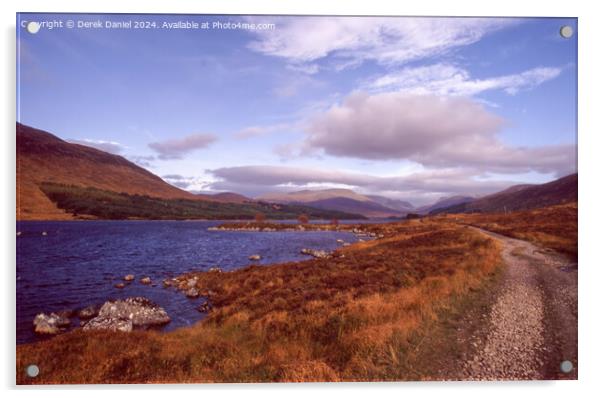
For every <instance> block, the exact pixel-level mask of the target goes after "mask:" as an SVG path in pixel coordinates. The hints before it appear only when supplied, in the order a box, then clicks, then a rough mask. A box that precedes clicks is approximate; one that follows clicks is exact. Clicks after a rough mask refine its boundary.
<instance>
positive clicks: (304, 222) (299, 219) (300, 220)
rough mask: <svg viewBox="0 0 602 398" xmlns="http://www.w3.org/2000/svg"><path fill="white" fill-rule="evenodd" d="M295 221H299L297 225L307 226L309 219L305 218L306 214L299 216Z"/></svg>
mask: <svg viewBox="0 0 602 398" xmlns="http://www.w3.org/2000/svg"><path fill="white" fill-rule="evenodd" d="M297 221H299V224H307V223H309V217H307V214H301V215H300V216H299V217H297Z"/></svg>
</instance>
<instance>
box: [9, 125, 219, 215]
mask: <svg viewBox="0 0 602 398" xmlns="http://www.w3.org/2000/svg"><path fill="white" fill-rule="evenodd" d="M42 182H51V183H59V184H65V185H76V186H82V187H95V188H99V189H105V190H109V191H114V192H125V193H128V194H139V195H151V196H154V197H158V198H164V199H167V198H169V199H176V198H181V199H195V200H213V199H212V198H210V197H207V196H206V195H203V196H201V197H199V196H196V195H193V194H191V193H189V192H186V191H184V190H181V189H179V188H176V187H174V186H172V185H170V184H168V183H166V182H165V181H163V180H162V179H161V178H159V177H158V176H156V175H154V174H152V173H151V172H149V171H147V170H145V169H143V168H142V167H139V166H137V165H135V164H134V163H132V162H130V161H128V160H126V159H125V158H123V157H121V156H118V155H113V154H110V153H106V152H103V151H100V150H98V149H95V148H91V147H88V146H84V145H79V144H72V143H68V142H66V141H63V140H61V139H60V138H58V137H56V136H54V135H52V134H50V133H48V132H46V131H42V130H38V129H35V128H32V127H29V126H25V125H23V124H20V123H17V219H31V218H34V219H38V218H45V219H69V218H72V217H71V215H69V214H67V213H65V211H63V210H61V209H59V208H57V207H56V205H55V204H54V203H52V202H51V201H50V200H49V199H48V197H47V196H46V195H45V194H44V193H43V192H42V190H41V189H40V187H39V185H40V183H42Z"/></svg>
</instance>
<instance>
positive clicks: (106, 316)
mask: <svg viewBox="0 0 602 398" xmlns="http://www.w3.org/2000/svg"><path fill="white" fill-rule="evenodd" d="M122 321H126V322H122ZM127 321H129V322H131V326H132V327H136V326H137V327H148V326H157V325H165V324H166V323H169V322H171V319H170V318H169V316H168V315H167V312H166V311H165V310H164V309H163V308H161V307H159V306H158V305H157V304H155V303H154V302H152V301H150V300H149V299H147V298H145V297H128V298H126V299H124V300H115V301H107V302H106V303H104V304H103V305H102V307H101V308H100V311H99V312H98V316H97V317H95V318H93V319H91V320H90V321H89V322H88V323H87V324H86V326H85V327H84V329H86V330H91V329H109V330H122V331H130V330H131V328H130V327H129V326H128V323H127ZM128 329H129V330H128Z"/></svg>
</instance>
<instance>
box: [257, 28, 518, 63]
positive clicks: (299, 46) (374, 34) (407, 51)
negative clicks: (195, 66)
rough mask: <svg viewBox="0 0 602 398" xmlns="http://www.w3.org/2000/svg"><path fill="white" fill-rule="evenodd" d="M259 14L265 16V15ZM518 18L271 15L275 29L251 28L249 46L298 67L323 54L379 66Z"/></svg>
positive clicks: (442, 48)
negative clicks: (254, 36) (255, 37)
mask: <svg viewBox="0 0 602 398" xmlns="http://www.w3.org/2000/svg"><path fill="white" fill-rule="evenodd" d="M250 18H251V19H253V18H259V17H250ZM261 19H262V21H264V20H265V17H261ZM518 21H519V20H517V19H509V18H433V17H428V18H427V17H404V18H387V17H307V18H291V17H277V18H270V22H274V23H275V24H276V30H273V31H257V32H255V33H256V35H257V40H255V41H253V42H251V43H250V44H249V48H251V49H252V50H254V51H257V52H260V53H263V54H266V55H271V56H276V57H281V58H284V59H286V60H287V61H288V62H289V63H290V64H291V65H294V66H295V67H297V68H299V67H300V66H301V65H303V64H310V63H312V62H314V61H316V60H319V59H322V58H325V57H328V56H334V57H336V58H337V59H339V62H338V64H337V65H338V67H341V66H343V67H344V66H345V65H347V64H349V65H352V66H353V65H357V64H358V63H360V62H363V61H366V60H373V61H376V62H378V63H379V64H382V65H391V64H403V63H406V62H409V61H414V60H417V59H423V58H428V57H433V56H437V55H442V54H445V53H447V52H448V51H450V50H452V49H454V48H458V47H461V46H466V45H469V44H472V43H475V42H477V41H479V40H480V39H481V38H482V37H483V36H485V35H486V34H488V33H490V32H493V31H496V30H498V29H501V28H504V27H506V26H509V25H512V24H516V23H517V22H518ZM341 60H342V61H343V62H340V61H341ZM314 69H315V67H311V68H310V69H309V70H310V71H313V70H314Z"/></svg>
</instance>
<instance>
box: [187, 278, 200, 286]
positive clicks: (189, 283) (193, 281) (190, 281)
mask: <svg viewBox="0 0 602 398" xmlns="http://www.w3.org/2000/svg"><path fill="white" fill-rule="evenodd" d="M198 280H199V278H197V277H196V276H195V277H194V278H191V279H188V280H187V281H186V286H187V287H189V288H193V287H195V286H196V283H197V281H198Z"/></svg>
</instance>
